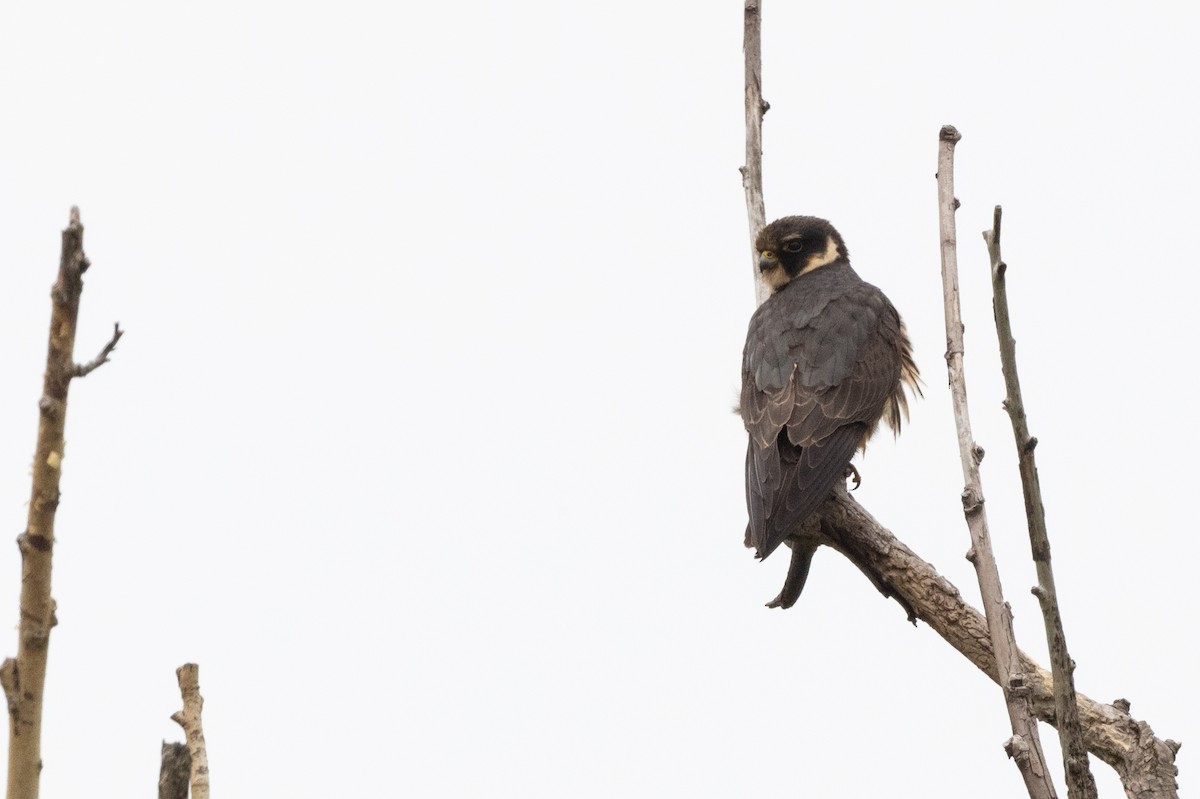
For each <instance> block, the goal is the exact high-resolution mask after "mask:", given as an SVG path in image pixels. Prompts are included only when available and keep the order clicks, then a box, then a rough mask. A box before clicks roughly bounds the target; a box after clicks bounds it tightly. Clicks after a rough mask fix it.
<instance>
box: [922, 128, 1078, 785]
mask: <svg viewBox="0 0 1200 799" xmlns="http://www.w3.org/2000/svg"><path fill="white" fill-rule="evenodd" d="M961 138H962V136H961V135H959V132H958V131H957V130H956V129H955V128H954V127H953V126H952V125H946V126H944V127H943V128H942V130H941V133H940V134H939V136H938V171H937V184H938V218H939V223H940V228H941V245H942V246H941V249H942V289H943V298H944V300H945V308H946V368H947V371H948V372H949V375H950V393H951V398H952V404H953V406H954V422H955V426H956V427H957V429H958V450H959V456H960V458H961V460H962V468H963V479H964V480H965V482H966V487H965V488H964V489H963V495H962V502H963V515H964V516H966V520H967V527H968V528H969V529H970V532H971V551H970V553H969V554H968V556H967V557H968V559H969V560H970V561H971V562H972V563H973V564H974V566H975V572H976V574H977V575H978V577H979V591H980V593H981V594H982V599H983V609H984V615H985V617H986V618H987V623H988V632H989V635H990V637H991V640H992V648H993V651H994V652H995V653H996V669H997V678H998V679H997V681H998V682H999V683H1000V686H1001V688H1002V689H1003V690H1004V701H1005V705H1006V706H1007V708H1008V717H1009V720H1010V722H1011V723H1012V731H1013V735H1012V737H1011V738H1009V739H1008V741H1007V742H1006V743H1005V750H1006V751H1007V752H1008V754H1009V756H1010V757H1012V758H1013V759H1014V760H1015V761H1016V763H1017V767H1018V768H1019V769H1020V771H1021V776H1022V777H1023V778H1024V780H1025V787H1026V789H1027V790H1028V791H1029V796H1030V797H1031V799H1050V798H1051V797H1054V795H1055V793H1054V785H1053V783H1051V781H1050V773H1049V771H1048V769H1047V768H1046V758H1045V756H1044V755H1043V754H1042V747H1041V742H1040V741H1039V739H1038V731H1037V721H1036V720H1035V719H1034V716H1033V709H1032V707H1031V706H1030V701H1029V695H1030V687H1029V685H1027V684H1026V681H1025V675H1024V672H1023V670H1022V668H1021V662H1020V652H1019V651H1018V650H1017V645H1016V640H1015V639H1014V637H1013V630H1012V611H1011V609H1010V608H1009V606H1008V604H1007V603H1006V602H1005V601H1004V593H1003V591H1002V589H1001V587H1000V572H999V571H998V570H997V568H996V559H995V557H994V556H993V554H992V542H991V536H990V535H989V534H988V528H987V514H986V513H985V512H984V509H983V484H982V482H981V480H980V478H979V462H980V461H981V460H982V459H983V449H982V448H981V447H980V446H979V445H977V444H976V443H975V442H974V440H973V438H972V436H971V420H970V416H969V413H968V410H967V384H966V378H965V377H964V375H963V325H962V312H961V309H960V307H959V298H958V243H957V238H956V233H955V226H954V212H955V210H957V208H958V200H957V199H956V198H955V196H954V145H956V144H957V143H958V140H959V139H961Z"/></svg>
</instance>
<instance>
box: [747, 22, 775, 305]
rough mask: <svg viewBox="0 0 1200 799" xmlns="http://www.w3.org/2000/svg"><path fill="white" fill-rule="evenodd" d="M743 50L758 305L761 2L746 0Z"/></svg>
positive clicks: (762, 288)
mask: <svg viewBox="0 0 1200 799" xmlns="http://www.w3.org/2000/svg"><path fill="white" fill-rule="evenodd" d="M745 15H746V16H745V24H744V28H743V34H742V36H743V39H742V50H743V51H744V53H745V56H746V165H745V166H743V167H742V170H741V171H742V188H743V189H745V191H746V216H747V218H748V220H749V223H750V265H751V269H753V271H754V296H755V299H756V300H757V304H758V305H762V304H763V303H764V302H766V300H767V297H768V296H770V294H771V290H770V289H769V288H768V287H767V284H766V283H764V282H762V279H761V277H760V275H759V271H758V253H757V252H755V251H754V240H755V239H756V238H758V232H759V231H760V230H762V229H763V228H764V227H766V226H767V211H766V206H765V204H764V203H763V187H762V123H763V115H764V114H766V113H767V109H768V108H770V106H769V105H767V102H766V101H765V100H763V97H762V2H761V0H746V9H745Z"/></svg>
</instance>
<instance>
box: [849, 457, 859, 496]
mask: <svg viewBox="0 0 1200 799" xmlns="http://www.w3.org/2000/svg"><path fill="white" fill-rule="evenodd" d="M846 479H847V480H853V481H854V488H852V489H850V490H851V491H857V490H858V487H859V486H860V485H862V475H861V474H859V473H858V469H855V468H854V464H853V463H847V464H846Z"/></svg>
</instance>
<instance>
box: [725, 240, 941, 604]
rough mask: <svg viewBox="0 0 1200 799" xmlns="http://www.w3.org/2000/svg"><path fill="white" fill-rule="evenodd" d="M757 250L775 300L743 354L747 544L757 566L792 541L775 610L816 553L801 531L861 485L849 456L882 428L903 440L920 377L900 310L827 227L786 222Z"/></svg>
mask: <svg viewBox="0 0 1200 799" xmlns="http://www.w3.org/2000/svg"><path fill="white" fill-rule="evenodd" d="M755 251H756V252H757V254H758V269H759V274H760V276H761V278H762V280H763V282H764V283H766V285H767V286H768V287H769V288H770V290H771V293H770V296H769V297H768V298H767V300H766V301H765V302H764V303H763V304H762V305H761V306H759V308H758V310H757V311H756V312H755V313H754V315H753V316H752V317H751V319H750V326H749V330H748V331H747V334H746V347H745V350H744V351H743V353H742V389H741V397H740V402H739V404H738V409H739V412H740V414H741V417H742V422H743V424H744V425H745V428H746V432H747V434H748V436H749V442H748V444H747V448H746V506H747V510H748V514H749V522H748V524H747V525H746V539H745V544H746V546H747V547H752V548H753V549H754V550H755V553H756V555H757V557H758V558H759V560H762V559H764V558H766V557H767V556H768V555H770V554H771V553H772V552H774V551H775V550H776V549H777V548H778V547H779V545H780V544H782V543H784V542H785V541H786V542H787V543H788V545H789V546H790V547H791V550H792V559H791V563H790V565H789V567H788V575H787V578H786V580H785V581H784V585H783V590H782V591H781V592H780V594H779V596H777V597H776V598H775V599H774V600H772V601H771V602H769V603H767V607H780V608H790V607H792V605H794V604H795V603H796V600H797V599H799V597H800V594H801V592H802V591H803V590H804V583H805V581H806V580H807V579H808V571H809V567H810V566H811V564H812V558H813V554H814V553H815V552H816V549H817V543H816V541H815V540H814V539H813V538H811V537H809V536H802V535H799V530H800V528H801V526H802V525H803V524H804V522H805V521H806V520H807V519H808V518H809V517H810V516H811V515H812V514H813V513H814V512H815V511H816V510H817V508H818V507H819V506H820V505H821V503H822V502H824V500H825V498H826V497H828V496H829V494H830V493H831V492H832V490H833V487H834V485H835V483H836V482H837V481H838V480H839V479H845V478H846V477H847V476H849V474H850V472H851V471H853V472H854V476H855V478H856V479H857V477H858V475H857V471H855V470H854V469H853V467H851V466H850V460H851V458H853V457H854V453H855V451H856V450H859V449H863V450H865V449H866V445H867V440H868V439H870V438H871V436H872V435H874V433H875V431H876V429H877V428H878V427H879V423H880V422H881V421H886V422H887V423H888V425H889V426H890V427H891V428H892V430H893V431H894V432H895V433H896V434H897V435H898V434H899V432H900V426H901V420H902V418H903V419H907V417H908V394H912V395H913V396H914V397H917V396H920V395H921V382H920V374H919V372H918V369H917V364H916V362H915V361H914V360H913V354H912V345H911V344H910V342H909V339H908V333H907V331H906V330H905V327H904V323H903V322H902V321H901V319H900V314H899V313H898V312H897V311H896V308H895V306H893V305H892V303H891V301H889V300H888V298H887V297H886V296H885V295H884V293H883V292H882V291H880V290H879V289H878V288H876V287H875V286H873V285H871V284H870V283H867V282H866V281H865V280H863V279H862V278H861V277H859V276H858V273H857V272H855V271H854V269H852V268H851V266H850V255H849V252H848V250H847V249H846V243H845V241H843V240H842V236H841V234H839V233H838V232H837V230H836V229H834V227H833V225H831V224H830V223H829V222H828V221H827V220H825V219H821V218H818V217H814V216H785V217H783V218H782V219H777V220H775V221H774V222H772V223H771V224H769V225H767V226H766V227H764V228H763V229H762V232H760V233H759V234H758V237H757V239H756V241H755ZM906 391H907V392H908V393H907V394H906Z"/></svg>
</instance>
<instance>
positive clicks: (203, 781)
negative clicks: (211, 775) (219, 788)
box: [171, 663, 208, 799]
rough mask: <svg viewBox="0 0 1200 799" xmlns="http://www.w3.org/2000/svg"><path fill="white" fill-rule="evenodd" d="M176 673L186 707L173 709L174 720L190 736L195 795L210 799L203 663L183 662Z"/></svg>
mask: <svg viewBox="0 0 1200 799" xmlns="http://www.w3.org/2000/svg"><path fill="white" fill-rule="evenodd" d="M175 676H176V677H178V678H179V692H180V694H181V695H182V696H183V710H181V711H178V712H176V713H173V714H172V715H171V720H172V721H174V722H175V723H176V724H178V725H179V726H180V727H183V734H184V735H185V736H186V737H187V748H188V754H189V755H191V758H192V771H191V783H192V799H208V751H207V747H206V745H205V743H204V725H203V724H202V723H201V719H200V714H201V711H202V710H203V709H204V697H202V696H201V695H200V667H199V666H197V665H196V664H195V663H184V664H183V665H182V666H180V667H179V668H177V669H175Z"/></svg>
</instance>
